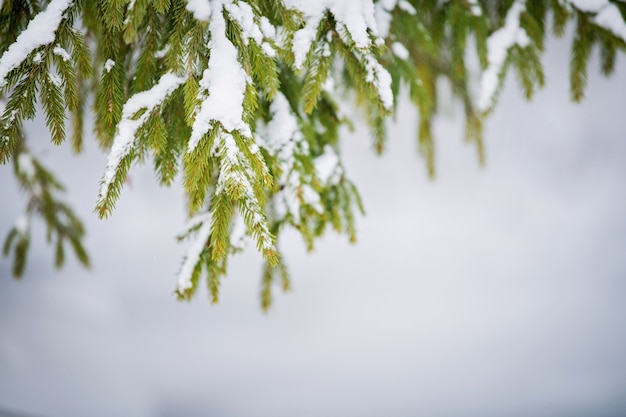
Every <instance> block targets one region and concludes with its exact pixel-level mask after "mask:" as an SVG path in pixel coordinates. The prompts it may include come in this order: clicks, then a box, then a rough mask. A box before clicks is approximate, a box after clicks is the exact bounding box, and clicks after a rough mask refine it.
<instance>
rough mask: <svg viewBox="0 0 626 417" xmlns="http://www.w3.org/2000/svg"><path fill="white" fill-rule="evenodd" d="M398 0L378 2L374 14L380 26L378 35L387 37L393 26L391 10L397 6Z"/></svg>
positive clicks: (378, 26) (377, 24)
mask: <svg viewBox="0 0 626 417" xmlns="http://www.w3.org/2000/svg"><path fill="white" fill-rule="evenodd" d="M397 4H398V0H380V1H379V2H378V3H376V10H375V13H374V16H375V18H376V26H377V28H378V36H380V37H381V38H386V37H387V36H388V35H389V28H390V27H391V12H392V11H393V9H395V8H396V5H397Z"/></svg>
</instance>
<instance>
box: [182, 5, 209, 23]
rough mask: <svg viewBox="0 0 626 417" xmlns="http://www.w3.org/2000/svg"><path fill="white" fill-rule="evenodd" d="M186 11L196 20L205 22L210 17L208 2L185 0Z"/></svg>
mask: <svg viewBox="0 0 626 417" xmlns="http://www.w3.org/2000/svg"><path fill="white" fill-rule="evenodd" d="M187 10H189V11H190V12H191V13H192V14H193V17H195V18H196V19H198V20H202V21H205V22H206V21H207V20H209V18H210V17H211V3H210V2H209V0H187Z"/></svg>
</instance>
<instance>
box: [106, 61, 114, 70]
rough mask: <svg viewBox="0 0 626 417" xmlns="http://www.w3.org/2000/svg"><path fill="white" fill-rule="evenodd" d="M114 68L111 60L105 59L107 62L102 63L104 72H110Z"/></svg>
mask: <svg viewBox="0 0 626 417" xmlns="http://www.w3.org/2000/svg"><path fill="white" fill-rule="evenodd" d="M114 66H115V61H113V60H112V59H107V61H106V62H105V63H104V70H105V71H106V72H111V70H112V69H113V67H114Z"/></svg>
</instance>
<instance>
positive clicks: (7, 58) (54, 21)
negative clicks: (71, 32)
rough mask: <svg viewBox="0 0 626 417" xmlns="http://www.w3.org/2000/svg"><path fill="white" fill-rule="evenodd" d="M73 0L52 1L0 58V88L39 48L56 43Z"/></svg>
mask: <svg viewBox="0 0 626 417" xmlns="http://www.w3.org/2000/svg"><path fill="white" fill-rule="evenodd" d="M71 5H72V0H52V1H51V2H50V4H48V7H47V8H46V10H43V11H41V12H39V13H38V14H37V16H35V17H34V18H33V20H31V21H30V22H29V23H28V26H27V27H26V29H25V30H24V31H23V32H22V33H20V35H19V36H18V37H17V39H16V40H15V42H14V43H13V44H11V46H9V49H7V50H6V51H5V52H4V54H3V55H2V57H0V88H2V87H4V85H5V84H6V76H7V75H8V74H9V72H11V71H12V70H13V69H15V68H17V67H18V66H19V65H20V64H21V63H22V62H23V61H24V60H25V59H26V58H28V56H29V55H30V54H31V53H32V52H33V51H34V50H35V49H37V48H39V47H41V46H43V45H47V44H50V43H52V42H54V38H55V32H56V30H57V28H58V27H59V24H60V23H61V20H63V16H64V14H65V11H66V10H67V9H68V8H69V7H70V6H71Z"/></svg>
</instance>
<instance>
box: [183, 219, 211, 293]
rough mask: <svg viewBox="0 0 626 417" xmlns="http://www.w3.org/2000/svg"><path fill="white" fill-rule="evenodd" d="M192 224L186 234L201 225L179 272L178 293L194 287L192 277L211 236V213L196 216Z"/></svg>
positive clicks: (191, 221)
mask: <svg viewBox="0 0 626 417" xmlns="http://www.w3.org/2000/svg"><path fill="white" fill-rule="evenodd" d="M190 223H192V227H189V225H188V226H187V228H186V230H185V232H187V231H188V230H189V229H190V228H193V227H194V226H197V225H198V224H200V225H201V226H200V229H199V230H198V231H197V234H196V236H195V238H194V241H193V242H192V243H191V244H190V245H189V249H188V250H187V256H186V257H185V260H184V262H183V265H182V266H181V268H180V271H179V272H178V285H177V287H178V291H181V292H184V291H185V290H188V289H189V288H191V287H192V283H191V276H192V275H193V271H194V269H195V267H196V264H197V263H198V259H199V258H200V255H201V254H202V251H203V250H204V248H205V246H206V244H207V241H208V240H209V236H210V235H211V214H210V213H202V214H201V215H198V216H195V217H194V218H192V219H191V220H190Z"/></svg>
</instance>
